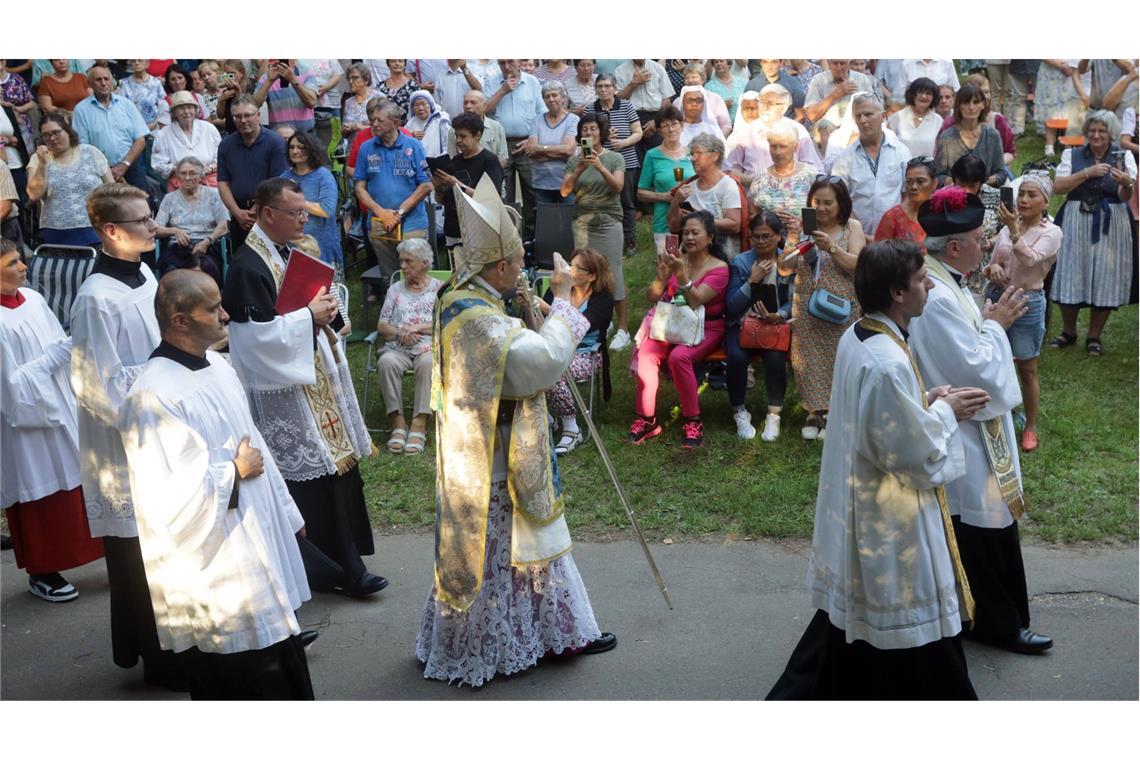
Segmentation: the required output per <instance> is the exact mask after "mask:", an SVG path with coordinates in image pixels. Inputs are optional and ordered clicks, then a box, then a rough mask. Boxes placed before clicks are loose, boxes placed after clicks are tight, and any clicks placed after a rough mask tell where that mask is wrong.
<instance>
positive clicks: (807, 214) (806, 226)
mask: <svg viewBox="0 0 1140 760" xmlns="http://www.w3.org/2000/svg"><path fill="white" fill-rule="evenodd" d="M800 222H801V223H802V224H803V234H805V235H808V236H810V235H811V233H812V232H814V231H815V230H818V229H819V223H818V222H816V220H815V209H814V208H812V207H811V206H806V207H804V208H801V209H800Z"/></svg>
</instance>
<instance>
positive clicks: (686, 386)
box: [633, 319, 725, 417]
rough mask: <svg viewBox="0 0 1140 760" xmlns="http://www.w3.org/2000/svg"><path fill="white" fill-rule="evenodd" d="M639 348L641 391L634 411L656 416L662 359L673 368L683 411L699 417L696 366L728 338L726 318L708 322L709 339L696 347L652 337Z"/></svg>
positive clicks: (670, 368) (671, 369)
mask: <svg viewBox="0 0 1140 760" xmlns="http://www.w3.org/2000/svg"><path fill="white" fill-rule="evenodd" d="M643 329H645V334H646V336H647V337H646V338H645V339H644V340H643V341H642V343H641V345H640V346H639V347H638V349H637V394H636V396H635V397H634V401H633V411H634V412H636V413H637V414H640V415H641V416H643V417H653V416H654V415H655V414H656V407H657V386H658V384H659V383H660V378H661V362H665V363H666V364H667V366H668V367H669V374H670V375H671V376H672V377H673V385H675V386H676V387H677V395H678V396H680V397H681V414H682V415H684V416H685V417H697V416H699V415H700V413H701V406H700V401H699V400H698V398H697V374H696V370H695V369H694V365H696V364H697V362H699V361H701V360H702V359H704V358H705V357H706V356H708V355H709V354H710V353H711V352H712V350H713V349H715V348H716V347H717V346H719V345H720V344H721V343H722V342H723V341H724V329H725V326H724V320H723V319H710V320H706V321H705V339H704V340H703V341H701V342H700V343H698V344H697V345H695V346H679V345H674V344H672V343H666V342H665V341H661V340H653V339H652V338H650V337H648V332H649V331H648V329H647V328H644V326H643Z"/></svg>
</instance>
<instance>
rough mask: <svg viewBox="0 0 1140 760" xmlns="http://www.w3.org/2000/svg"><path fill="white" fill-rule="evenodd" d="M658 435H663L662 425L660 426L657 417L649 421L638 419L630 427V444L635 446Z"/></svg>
mask: <svg viewBox="0 0 1140 760" xmlns="http://www.w3.org/2000/svg"><path fill="white" fill-rule="evenodd" d="M658 435H661V425H660V424H658V422H657V418H656V417H654V418H653V419H649V420H647V419H645V418H644V417H637V418H636V419H634V421H633V424H632V425H630V426H629V442H630V443H632V444H634V445H635V446H636V445H637V444H639V443H645V442H646V441H648V440H649V439H650V438H653V437H654V436H658Z"/></svg>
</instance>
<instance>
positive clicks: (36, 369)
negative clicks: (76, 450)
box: [0, 334, 75, 428]
mask: <svg viewBox="0 0 1140 760" xmlns="http://www.w3.org/2000/svg"><path fill="white" fill-rule="evenodd" d="M69 361H71V338H67V337H64V336H63V335H62V334H61V335H60V337H59V338H58V339H57V340H54V341H52V342H51V343H49V344H47V345H46V346H45V347H44V348H43V354H41V355H40V356H39V357H37V358H35V359H33V360H32V361H29V362H25V363H24V364H20V363H19V362H18V361H17V359H16V356H15V354H14V353H13V352H12V349H11V347H10V346H9V345H8V344H7V342H5V343H4V344H3V365H2V366H0V377H2V386H0V394H2V395H0V404H2V406H3V409H4V419H5V420H7V421H8V424H10V425H11V426H12V427H16V428H50V427H61V426H63V425H64V424H66V422H67V420H68V419H72V420H74V419H75V408H74V406H73V405H72V404H71V402H69V400H68V399H65V398H63V397H62V396H60V394H59V393H58V392H57V390H56V385H55V382H54V380H53V378H52V376H53V375H54V374H55V373H56V371H58V370H59V369H60V368H61V367H63V366H64V365H66V364H67V363H68V362H69Z"/></svg>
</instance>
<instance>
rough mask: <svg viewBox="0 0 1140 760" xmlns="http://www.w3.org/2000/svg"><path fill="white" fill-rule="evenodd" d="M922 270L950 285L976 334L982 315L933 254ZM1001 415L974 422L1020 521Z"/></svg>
mask: <svg viewBox="0 0 1140 760" xmlns="http://www.w3.org/2000/svg"><path fill="white" fill-rule="evenodd" d="M926 269H927V272H929V274H930V276H931V277H933V278H934V279H936V280H938V281H939V282H941V283H942V284H943V285H945V286H946V287H948V288H950V290H951V292H953V293H954V295H956V296H957V297H958V305H959V306H961V308H962V311H963V312H965V314H966V316H967V317H968V318H969V319H970V323H971V324H972V325H973V326H974V329H975V330H977V331H978V332H979V333H980V332H981V331H982V318H981V315H980V314H979V313H978V308H977V306H976V305H975V304H974V303H973V300H972V299H971V298H970V297H969V296H967V295H966V293H965V291H964V290H962V288H961V287H960V286H959V285H958V283H956V282H954V277H953V275H951V274H950V271H949V270H948V269H947V268H946V265H945V264H943V263H942V262H941V261H939V260H938V259H937V258H935V257H934V256H930V255H927V256H926ZM1004 416H1005V415H998V416H997V417H994V418H993V419H990V420H986V421H985V422H979V423H978V425H979V427H980V428H981V430H982V440H983V441H984V442H985V444H986V456H987V458H988V459H989V460H990V469H992V470H993V473H994V476H995V477H997V482H998V490H999V491H1000V492H1001V498H1002V501H1004V502H1005V505H1006V507H1008V508H1009V512H1010V514H1011V515H1013V519H1015V520H1020V519H1021V518H1022V517H1024V516H1025V495H1024V494H1023V493H1022V491H1021V481H1020V480H1019V479H1018V477H1017V470H1016V469H1015V468H1014V466H1013V451H1012V449H1011V448H1010V442H1009V439H1008V438H1007V437H1006V435H1005V426H1004V425H1002V417H1004Z"/></svg>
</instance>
